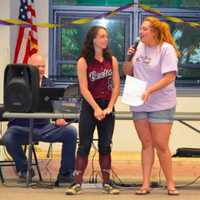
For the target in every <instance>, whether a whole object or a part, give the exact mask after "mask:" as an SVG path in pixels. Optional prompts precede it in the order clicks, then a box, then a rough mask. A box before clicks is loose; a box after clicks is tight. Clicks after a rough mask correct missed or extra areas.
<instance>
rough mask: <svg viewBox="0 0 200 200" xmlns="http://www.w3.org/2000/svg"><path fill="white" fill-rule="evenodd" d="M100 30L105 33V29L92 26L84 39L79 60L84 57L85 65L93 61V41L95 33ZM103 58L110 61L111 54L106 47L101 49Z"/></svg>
mask: <svg viewBox="0 0 200 200" xmlns="http://www.w3.org/2000/svg"><path fill="white" fill-rule="evenodd" d="M100 29H104V30H105V31H106V32H107V29H106V28H105V27H103V26H92V27H91V28H90V29H89V31H88V32H87V35H86V37H85V40H84V43H83V47H82V49H81V53H80V56H79V58H80V57H84V58H85V59H86V61H87V63H91V62H92V61H93V60H94V56H95V50H94V44H93V39H94V38H96V36H97V33H98V31H99V30H100ZM103 58H104V59H105V60H109V61H112V53H111V51H110V49H109V48H108V47H106V49H103Z"/></svg>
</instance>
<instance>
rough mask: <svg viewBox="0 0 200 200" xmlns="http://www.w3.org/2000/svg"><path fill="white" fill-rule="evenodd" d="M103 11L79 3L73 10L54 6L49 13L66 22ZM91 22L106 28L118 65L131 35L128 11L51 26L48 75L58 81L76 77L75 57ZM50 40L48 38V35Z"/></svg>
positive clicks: (59, 20)
mask: <svg viewBox="0 0 200 200" xmlns="http://www.w3.org/2000/svg"><path fill="white" fill-rule="evenodd" d="M98 10H99V11H98ZM101 10H102V9H101ZM105 12H107V11H104V12H102V11H100V9H98V8H97V7H96V8H95V11H93V10H89V9H87V10H85V9H82V8H81V7H76V9H75V10H71V9H65V10H63V9H62V10H59V9H56V10H54V13H53V16H54V19H55V20H54V23H57V24H66V22H69V21H72V20H75V19H79V18H85V17H95V16H97V15H100V14H102V13H105ZM94 25H102V26H104V27H106V28H107V30H108V32H109V47H110V48H111V50H112V52H113V55H114V56H116V57H117V59H118V61H119V65H120V69H121V65H122V63H123V61H124V59H125V54H126V50H127V49H128V47H129V45H130V44H131V42H132V37H130V36H131V35H132V31H133V30H132V14H131V13H129V12H126V13H125V12H124V13H120V14H119V15H117V16H113V17H109V18H106V19H104V18H101V19H96V20H93V21H92V22H90V23H88V24H82V25H74V24H67V25H66V27H64V28H59V29H55V30H51V31H52V33H51V34H52V37H53V41H54V42H53V43H52V44H51V45H52V47H51V48H52V55H53V56H52V57H51V58H50V59H51V60H50V63H51V68H50V70H49V72H50V73H49V75H50V78H52V79H54V80H55V81H58V82H59V81H60V82H62V81H65V82H66V80H67V81H74V80H76V79H77V75H76V60H77V58H78V56H79V53H80V50H81V46H82V43H83V41H84V38H85V35H86V33H87V31H88V29H89V28H90V27H91V26H94ZM50 41H52V40H51V39H50Z"/></svg>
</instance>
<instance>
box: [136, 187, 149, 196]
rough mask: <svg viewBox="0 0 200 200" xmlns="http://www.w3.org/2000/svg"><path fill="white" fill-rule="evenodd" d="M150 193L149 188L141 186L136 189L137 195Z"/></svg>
mask: <svg viewBox="0 0 200 200" xmlns="http://www.w3.org/2000/svg"><path fill="white" fill-rule="evenodd" d="M149 193H150V191H149V189H147V188H140V189H139V190H136V192H135V194H136V195H146V194H149Z"/></svg>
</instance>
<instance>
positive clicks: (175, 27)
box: [49, 0, 200, 94]
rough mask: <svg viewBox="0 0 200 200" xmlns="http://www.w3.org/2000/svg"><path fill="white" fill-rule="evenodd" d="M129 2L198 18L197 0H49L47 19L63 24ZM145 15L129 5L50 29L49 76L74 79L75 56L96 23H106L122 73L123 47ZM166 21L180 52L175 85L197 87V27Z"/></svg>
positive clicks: (199, 72)
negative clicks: (85, 21) (114, 12)
mask: <svg viewBox="0 0 200 200" xmlns="http://www.w3.org/2000/svg"><path fill="white" fill-rule="evenodd" d="M100 2H101V3H100ZM132 2H139V3H143V4H146V5H149V6H150V7H157V8H158V9H159V10H160V11H161V12H162V13H163V14H164V15H166V16H174V17H178V18H182V19H183V20H184V21H192V22H199V21H200V12H199V7H200V0H191V1H185V0H175V1H168V0H161V1H157V0H141V1H137V0H135V1H133V0H130V1H128V2H125V3H124V1H123V0H106V1H95V0H94V1H93V0H88V1H86V0H69V1H68V0H51V1H50V23H58V24H63V23H66V22H68V21H71V20H74V19H79V18H85V17H96V16H98V15H100V14H103V13H106V12H108V11H111V10H114V9H115V8H117V7H110V6H121V5H125V4H126V3H132ZM94 5H95V6H94ZM108 6H109V7H108ZM175 7H176V8H175ZM194 7H195V8H194ZM186 8H187V9H186ZM148 15H151V14H150V13H147V12H145V11H143V10H141V9H140V8H138V9H137V10H136V9H135V10H134V9H133V8H129V9H127V10H125V11H122V12H120V13H117V15H115V16H112V17H109V18H106V19H96V20H94V21H92V22H91V23H89V24H84V25H71V24H67V25H66V27H65V28H57V29H50V40H49V41H50V42H49V50H50V56H49V59H50V60H49V64H50V65H49V66H50V69H49V75H50V77H51V78H52V79H53V80H54V81H56V82H57V83H61V84H63V83H66V81H68V82H70V81H74V80H77V76H76V59H77V58H78V56H79V53H80V48H81V46H82V42H83V40H84V37H85V34H86V32H87V30H88V29H89V28H90V27H91V26H93V25H96V24H101V25H104V26H105V27H107V29H108V31H109V37H110V38H109V41H110V43H109V46H110V48H111V49H112V51H113V54H114V55H115V56H116V57H117V59H118V61H119V69H120V74H121V75H122V73H121V68H122V63H123V61H124V59H125V54H126V51H127V49H128V47H129V46H130V44H131V43H132V42H133V41H134V38H135V37H136V36H137V35H138V34H139V27H140V24H141V23H142V20H143V18H144V17H146V16H148ZM168 23H169V25H170V27H171V31H172V34H173V36H174V38H175V41H176V43H177V46H178V48H179V50H180V51H181V53H182V56H181V58H180V59H179V73H178V76H177V80H176V85H177V86H178V88H183V89H184V90H186V89H187V88H188V87H189V90H191V89H190V88H191V87H192V88H195V89H198V88H199V86H200V28H199V27H198V28H193V27H192V26H189V25H187V24H178V23H172V22H170V21H168ZM122 84H123V81H122ZM198 92H199V91H198ZM193 94H195V92H193Z"/></svg>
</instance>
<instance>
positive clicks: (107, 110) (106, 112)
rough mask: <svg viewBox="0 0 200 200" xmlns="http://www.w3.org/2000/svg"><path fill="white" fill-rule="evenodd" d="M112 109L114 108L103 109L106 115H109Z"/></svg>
mask: <svg viewBox="0 0 200 200" xmlns="http://www.w3.org/2000/svg"><path fill="white" fill-rule="evenodd" d="M112 110H113V109H112V108H110V107H107V108H106V109H104V110H103V112H104V114H105V115H109V114H110V113H111V112H112Z"/></svg>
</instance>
